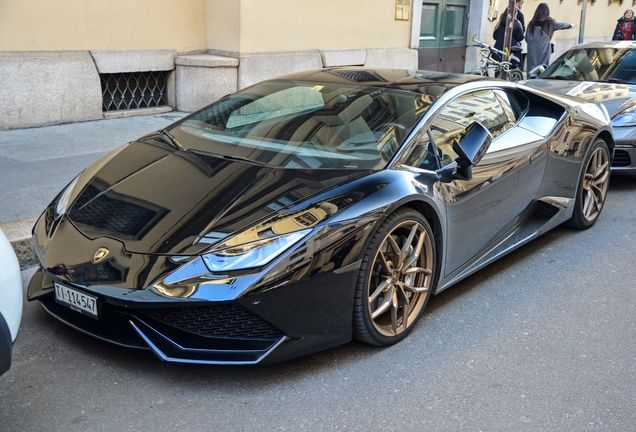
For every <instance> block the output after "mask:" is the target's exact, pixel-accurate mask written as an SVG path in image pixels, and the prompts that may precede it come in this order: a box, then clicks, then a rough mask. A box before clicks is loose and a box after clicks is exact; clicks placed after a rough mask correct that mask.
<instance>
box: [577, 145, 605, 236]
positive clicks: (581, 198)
mask: <svg viewBox="0 0 636 432" xmlns="http://www.w3.org/2000/svg"><path fill="white" fill-rule="evenodd" d="M609 179H610V157H609V149H608V147H607V144H606V143H605V141H603V140H602V139H599V140H597V141H596V142H595V143H594V145H593V146H592V149H591V150H590V153H589V155H588V156H587V158H586V159H585V162H584V163H583V173H582V174H581V179H580V180H579V186H578V188H577V191H576V202H575V204H574V213H573V214H572V218H571V219H570V220H569V225H570V226H572V227H574V228H578V229H588V228H590V227H591V226H592V225H594V223H595V222H596V220H597V219H598V217H599V215H600V214H601V210H603V205H604V204H605V196H606V195H607V188H608V186H609Z"/></svg>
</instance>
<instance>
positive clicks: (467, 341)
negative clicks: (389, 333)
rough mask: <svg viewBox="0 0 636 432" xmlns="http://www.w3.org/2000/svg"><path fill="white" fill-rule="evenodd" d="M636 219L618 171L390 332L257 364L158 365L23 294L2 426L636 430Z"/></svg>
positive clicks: (634, 201) (634, 193) (632, 185)
mask: <svg viewBox="0 0 636 432" xmlns="http://www.w3.org/2000/svg"><path fill="white" fill-rule="evenodd" d="M635 221H636V179H629V178H628V179H621V178H614V179H612V183H611V186H610V192H609V195H608V200H607V204H606V208H605V209H604V211H603V214H602V215H601V217H600V219H599V221H598V223H597V225H596V226H595V227H593V228H592V229H591V230H588V231H574V230H571V229H569V228H566V227H558V228H556V229H554V230H552V231H551V232H549V233H547V234H546V235H544V236H543V237H541V238H539V239H537V240H535V241H533V242H532V243H530V244H528V245H526V246H524V247H522V248H520V249H518V250H517V251H515V252H513V253H512V254H510V255H508V256H506V257H504V258H503V259H501V260H499V261H498V262H496V263H494V264H492V265H490V266H489V267H487V268H485V269H483V270H482V271H480V272H478V273H476V274H474V275H473V276H472V277H470V278H468V279H467V280H464V281H463V282H460V283H459V284H457V285H456V286H454V287H453V288H450V289H449V290H447V291H444V292H443V293H441V294H440V295H438V296H436V297H434V298H433V299H432V300H431V301H430V303H429V305H428V307H427V311H426V313H425V316H424V319H423V320H422V321H421V322H420V323H419V325H418V326H417V327H416V328H415V329H414V331H413V333H412V334H411V335H410V336H409V338H407V339H406V340H404V341H402V342H401V343H399V344H397V345H395V346H393V347H390V348H385V349H378V348H373V347H368V346H365V345H363V344H361V343H357V342H352V343H349V344H346V345H343V346H341V347H338V348H334V349H331V350H328V351H324V352H321V353H317V354H314V355H310V356H307V357H303V358H300V359H297V360H293V361H289V362H285V363H280V364H276V365H272V366H267V367H242V368H239V367H217V366H196V365H194V366H193V365H175V364H167V363H162V362H161V361H160V360H158V359H157V358H156V357H155V356H154V355H153V354H152V353H150V352H146V351H137V350H131V349H125V348H120V347H117V346H114V345H111V344H108V343H105V342H101V341H98V340H95V339H93V338H91V337H89V336H85V335H83V334H80V333H78V332H76V331H74V330H72V329H70V328H67V327H65V326H64V325H62V324H59V323H58V322H57V321H55V320H54V319H52V318H50V317H49V316H48V315H47V314H46V313H45V312H44V311H43V310H42V309H41V308H40V307H39V305H38V304H26V305H25V311H24V316H23V321H22V327H21V330H20V334H19V337H18V340H17V342H16V345H15V352H14V364H13V366H12V369H11V370H10V371H9V372H8V373H7V374H5V375H4V376H2V377H0V430H2V431H32V430H38V431H60V430H64V431H74V430H77V431H93V430H94V431H113V430H117V431H137V430H154V431H169V430H180V431H190V430H191V431H201V430H210V431H255V430H258V431H301V430H309V431H325V430H356V431H357V430H363V431H379V430H387V431H424V430H435V431H447V430H448V431H457V430H475V431H477V430H489V431H493V430H496V431H499V430H500V431H513V430H514V431H516V430H523V431H526V430H527V431H543V430H550V431H552V430H559V431H561V430H563V431H593V430H594V431H595V430H603V431H633V430H635V429H636V426H635V425H636V312H635V311H634V309H635V306H636V290H635V289H634V288H635V287H634V281H635V280H636V266H635V265H634V262H635V260H634V256H636V224H635V223H634V222H635ZM32 273H33V270H26V271H24V272H23V277H24V283H25V284H26V283H27V281H28V279H29V277H30V275H31V274H32Z"/></svg>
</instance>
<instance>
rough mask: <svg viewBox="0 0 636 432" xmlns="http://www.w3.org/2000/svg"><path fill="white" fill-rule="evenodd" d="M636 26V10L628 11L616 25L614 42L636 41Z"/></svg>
mask: <svg viewBox="0 0 636 432" xmlns="http://www.w3.org/2000/svg"><path fill="white" fill-rule="evenodd" d="M635 39H636V24H634V10H633V9H627V10H626V11H625V13H624V14H623V16H622V17H620V18H619V19H618V22H617V23H616V29H614V36H612V40H635Z"/></svg>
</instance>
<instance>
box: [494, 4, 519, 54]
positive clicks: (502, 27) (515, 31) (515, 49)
mask: <svg viewBox="0 0 636 432" xmlns="http://www.w3.org/2000/svg"><path fill="white" fill-rule="evenodd" d="M505 14H506V12H504V15H505ZM505 34H506V19H505V17H504V18H501V19H500V20H499V26H498V27H497V28H496V29H495V31H494V32H493V33H492V37H493V39H495V48H497V49H498V50H503V43H504V35H505ZM522 40H523V27H522V26H521V23H520V22H519V20H515V23H514V25H513V26H512V39H511V40H510V52H512V53H520V52H521V50H522V48H521V41H522ZM493 58H494V59H495V60H501V58H500V56H498V55H496V54H493Z"/></svg>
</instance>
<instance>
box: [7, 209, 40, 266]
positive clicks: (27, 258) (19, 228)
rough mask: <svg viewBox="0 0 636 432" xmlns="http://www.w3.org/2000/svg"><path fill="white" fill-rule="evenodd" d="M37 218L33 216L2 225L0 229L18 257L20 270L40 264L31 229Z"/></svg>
mask: <svg viewBox="0 0 636 432" xmlns="http://www.w3.org/2000/svg"><path fill="white" fill-rule="evenodd" d="M37 220H38V219H37V218H33V219H26V220H22V221H17V222H9V223H6V224H1V225H0V229H2V231H4V234H5V235H6V236H7V238H8V239H9V241H10V242H11V246H13V250H14V251H15V254H16V256H17V257H18V262H19V263H20V270H24V269H27V268H30V267H35V266H37V265H38V260H37V257H36V256H35V251H34V250H33V245H32V241H31V229H32V228H33V225H35V222H36V221H37Z"/></svg>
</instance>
